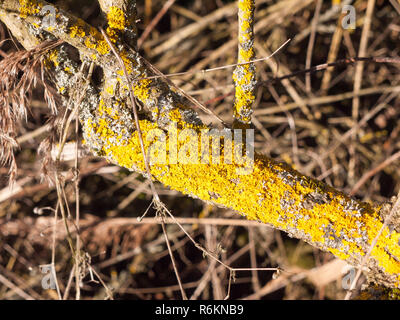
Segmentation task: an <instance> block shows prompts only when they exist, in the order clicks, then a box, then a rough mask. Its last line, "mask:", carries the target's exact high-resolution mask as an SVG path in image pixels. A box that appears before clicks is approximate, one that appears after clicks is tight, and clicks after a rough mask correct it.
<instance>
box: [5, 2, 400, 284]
mask: <svg viewBox="0 0 400 320" xmlns="http://www.w3.org/2000/svg"><path fill="white" fill-rule="evenodd" d="M44 5H46V2H44V1H39V0H38V1H25V0H24V1H22V0H21V1H17V0H5V1H0V19H2V20H3V21H4V22H5V23H7V19H5V18H4V14H6V15H10V14H11V15H15V16H18V17H20V18H21V20H20V21H21V24H27V25H29V32H36V33H37V34H40V35H43V36H44V35H46V34H47V35H52V36H53V37H55V38H58V39H62V40H64V41H65V42H68V43H69V44H70V45H72V46H74V47H75V48H77V49H78V50H79V52H80V53H81V55H82V56H84V57H86V59H90V60H92V61H95V62H96V63H97V64H98V65H100V66H102V67H103V68H104V69H107V70H110V74H112V75H113V76H114V77H115V78H116V80H117V81H116V82H115V85H113V87H112V88H104V90H105V91H108V92H109V93H110V92H111V93H112V94H111V96H112V97H113V98H112V99H111V101H112V104H108V102H107V103H106V102H105V100H104V99H103V98H102V95H103V94H105V93H104V92H102V93H100V94H97V93H96V91H95V90H89V91H88V95H87V100H88V101H90V103H83V104H82V106H81V109H80V122H81V124H82V127H83V135H84V139H85V144H86V145H87V147H88V148H89V149H90V150H91V151H92V152H93V153H94V154H97V155H99V156H102V157H104V158H106V159H108V160H109V161H111V162H113V163H116V164H118V165H120V166H123V167H126V168H128V169H130V170H137V171H139V172H142V173H144V172H145V165H144V161H143V155H142V151H141V147H140V142H139V139H138V132H137V131H136V128H135V126H134V119H133V115H132V113H131V111H130V109H129V106H128V102H127V99H128V95H127V91H128V90H127V88H126V87H125V88H124V86H127V83H126V82H125V81H124V79H123V78H122V77H121V76H122V74H121V70H119V69H120V68H119V66H118V64H117V63H116V60H115V57H114V56H113V55H112V53H111V52H110V51H111V50H110V48H109V46H108V45H107V43H106V41H105V39H104V38H103V36H102V35H101V34H100V33H99V32H98V31H97V30H96V29H95V28H93V27H91V26H89V25H88V24H86V23H85V22H83V21H82V20H80V19H77V18H75V17H73V16H72V15H70V14H68V13H66V12H64V11H62V10H60V9H57V19H56V23H57V26H56V27H55V28H43V27H41V26H40V25H39V26H38V18H43V15H41V14H40V10H39V9H40V8H41V7H43V6H44ZM39 20H40V19H39ZM14 22H15V20H14ZM8 26H9V27H10V29H11V31H12V32H15V30H13V29H14V28H15V26H14V27H13V26H12V25H11V24H8ZM34 30H36V31H34ZM39 38H40V37H37V39H39ZM119 50H120V52H119V53H120V55H121V57H122V59H123V60H124V62H125V64H126V68H127V70H128V73H130V75H131V76H132V83H133V86H134V93H135V96H136V97H137V98H138V99H139V100H140V101H141V102H142V103H143V105H144V107H145V108H146V109H147V110H148V111H150V116H149V117H146V115H145V114H142V115H141V119H140V128H141V130H142V133H143V136H144V137H146V136H148V135H149V136H150V135H153V137H154V134H155V132H158V133H159V135H158V136H157V137H158V140H157V142H154V141H153V140H151V141H148V140H147V139H145V141H144V143H145V146H144V147H145V150H146V152H147V153H148V152H151V151H152V150H153V151H154V145H155V143H159V144H158V145H157V146H158V147H160V148H158V150H159V152H162V151H163V150H165V151H166V156H167V157H168V159H169V161H168V162H166V163H156V164H154V163H153V164H152V165H151V167H150V171H151V174H152V176H153V178H154V179H156V180H159V181H160V182H162V183H163V184H164V185H166V186H169V187H171V188H173V189H175V190H178V191H181V192H182V193H184V194H188V195H190V196H192V197H195V198H200V199H202V200H204V201H207V202H210V203H213V204H215V205H218V206H222V207H228V208H232V209H234V210H236V211H238V212H240V213H242V214H243V215H245V216H246V217H247V218H248V219H251V220H258V221H260V222H262V223H266V224H268V225H270V226H272V227H274V228H277V229H280V230H283V231H285V232H287V233H288V234H289V235H291V236H293V237H296V238H299V239H302V240H304V241H306V242H308V243H310V244H311V245H313V246H315V247H317V248H320V249H321V250H325V251H329V252H331V253H333V254H334V255H335V256H337V257H339V258H341V259H344V260H346V261H348V262H349V263H351V264H353V265H355V266H357V265H360V264H361V263H362V260H363V257H364V256H365V255H366V253H367V252H368V249H369V248H370V246H371V243H372V241H373V240H374V238H375V237H376V235H377V234H378V232H379V230H380V229H381V228H382V226H383V216H384V212H385V210H387V209H385V207H384V208H382V207H381V206H376V205H371V204H369V203H365V202H361V201H358V200H354V199H352V198H350V197H348V196H347V195H345V194H343V193H342V192H340V191H338V190H335V189H334V188H332V187H330V186H328V185H326V184H324V183H322V182H319V181H317V180H315V179H312V178H310V177H307V176H304V175H302V174H300V173H299V172H297V171H295V170H293V169H292V168H290V167H289V166H288V165H286V164H282V163H278V162H276V161H274V160H272V159H269V158H267V157H265V156H263V155H261V154H258V153H256V154H255V156H254V161H251V160H252V159H251V157H250V156H247V157H245V161H244V163H241V164H237V163H236V164H229V163H219V164H217V163H212V161H209V163H208V164H207V163H197V164H194V163H193V162H192V163H188V164H184V163H176V162H175V163H174V161H171V160H173V157H174V156H175V157H176V153H175V152H174V150H173V148H172V149H171V146H176V148H177V149H176V150H184V151H187V150H197V151H198V149H196V148H197V147H196V148H193V145H196V146H197V144H196V143H198V142H199V141H200V140H199V136H200V134H201V133H209V132H210V131H211V128H208V127H206V126H205V125H203V124H202V123H201V122H200V121H199V119H198V117H197V114H196V112H194V111H193V110H191V109H190V108H189V105H190V104H189V103H188V102H187V100H186V99H184V98H183V97H182V96H181V95H180V94H179V93H176V92H174V90H172V88H171V87H170V86H169V85H168V84H166V83H165V82H163V80H162V79H152V80H148V79H147V80H146V81H145V80H139V78H140V77H146V76H149V75H151V72H150V71H149V70H148V69H147V67H146V66H145V65H144V64H143V63H142V60H141V58H140V56H139V55H138V54H137V53H135V52H133V51H131V50H129V48H128V47H126V46H120V47H119ZM57 59H58V60H57V61H62V60H65V61H67V59H66V58H64V57H63V56H58V57H57ZM53 69H55V70H56V71H57V70H58V69H56V66H55V65H54V66H53ZM67 75H68V76H69V78H67V79H72V78H73V75H71V74H69V73H67ZM117 98H118V99H117ZM120 98H124V99H120ZM184 129H192V130H193V132H195V133H196V134H198V135H197V136H196V138H195V139H189V140H190V143H189V144H188V142H187V141H186V140H185V141H183V140H182V141H180V140H178V141H176V139H175V137H176V136H177V135H179V133H181V132H182V131H183V130H184ZM154 130H157V131H154ZM166 130H168V135H166V134H165V133H166ZM163 133H164V135H162V134H163ZM164 146H165V147H166V149H163V148H164ZM152 147H153V148H152ZM228 147H232V146H229V144H228V143H227V142H226V141H225V145H224V146H222V147H221V153H223V152H224V151H225V149H227V148H228ZM233 147H234V146H233ZM191 148H192V149H191ZM239 150H240V151H241V148H239ZM197 151H196V152H195V154H192V155H191V156H192V160H193V159H194V160H196V159H197V160H198V161H199V162H200V161H201V159H202V158H201V156H202V155H201V154H198V153H197ZM182 154H185V152H183V153H182ZM175 160H176V159H175ZM209 160H210V159H209ZM246 169H247V171H246ZM249 169H250V170H249ZM399 241H400V232H399V231H398V229H397V228H393V226H390V225H389V226H387V227H385V228H384V229H383V231H382V235H381V236H380V237H379V239H378V240H377V243H376V245H375V246H374V248H373V250H372V252H371V255H370V258H369V260H368V261H367V263H366V267H367V268H368V269H369V271H370V274H371V277H372V278H373V279H375V280H376V281H377V282H379V283H381V284H385V285H386V286H391V287H400V246H399Z"/></svg>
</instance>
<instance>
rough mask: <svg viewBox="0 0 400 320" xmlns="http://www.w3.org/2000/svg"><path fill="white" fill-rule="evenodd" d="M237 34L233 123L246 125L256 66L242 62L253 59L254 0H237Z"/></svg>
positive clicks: (254, 83) (253, 89)
mask: <svg viewBox="0 0 400 320" xmlns="http://www.w3.org/2000/svg"><path fill="white" fill-rule="evenodd" d="M238 4H239V10H238V17H239V32H238V33H239V34H238V42H239V44H238V64H239V65H238V66H237V67H236V68H235V71H234V72H233V80H234V82H235V102H234V106H233V117H234V125H235V126H236V127H247V126H248V125H249V124H250V123H251V114H252V112H253V110H252V105H253V103H254V100H255V89H256V68H255V65H254V63H248V64H243V63H246V62H250V61H252V60H253V59H254V48H253V44H254V31H253V28H254V9H255V5H254V0H238Z"/></svg>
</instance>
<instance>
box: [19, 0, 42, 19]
mask: <svg viewBox="0 0 400 320" xmlns="http://www.w3.org/2000/svg"><path fill="white" fill-rule="evenodd" d="M19 5H20V7H19V15H20V17H21V18H27V17H28V16H31V15H35V14H38V13H39V12H40V10H41V8H42V4H41V3H38V2H37V1H35V0H19Z"/></svg>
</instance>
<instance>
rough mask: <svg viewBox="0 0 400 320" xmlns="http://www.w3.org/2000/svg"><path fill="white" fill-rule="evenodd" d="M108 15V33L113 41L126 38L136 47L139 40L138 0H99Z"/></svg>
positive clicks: (126, 40) (128, 42) (129, 43)
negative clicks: (137, 24) (137, 22)
mask: <svg viewBox="0 0 400 320" xmlns="http://www.w3.org/2000/svg"><path fill="white" fill-rule="evenodd" d="M99 4H100V7H101V10H102V11H103V12H104V13H105V15H106V17H107V22H108V27H107V30H106V31H107V35H108V36H109V37H110V39H111V40H112V41H113V42H116V41H118V40H124V41H125V42H126V43H127V44H128V45H130V46H131V47H133V48H135V47H136V41H137V38H136V36H137V29H136V0H99Z"/></svg>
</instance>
